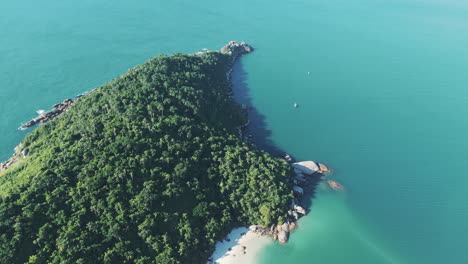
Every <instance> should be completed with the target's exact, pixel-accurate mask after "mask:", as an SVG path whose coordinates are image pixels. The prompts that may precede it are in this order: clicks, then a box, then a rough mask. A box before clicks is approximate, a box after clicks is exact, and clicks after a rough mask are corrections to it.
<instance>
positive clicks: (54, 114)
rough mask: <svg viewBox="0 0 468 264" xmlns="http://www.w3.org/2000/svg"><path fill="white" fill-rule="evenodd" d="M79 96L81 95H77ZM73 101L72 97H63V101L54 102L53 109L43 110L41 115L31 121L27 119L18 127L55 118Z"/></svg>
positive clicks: (20, 128)
mask: <svg viewBox="0 0 468 264" xmlns="http://www.w3.org/2000/svg"><path fill="white" fill-rule="evenodd" d="M79 97H81V96H79ZM77 98H78V96H77ZM73 102H74V100H72V99H65V100H64V101H63V102H61V103H58V104H55V105H54V106H52V108H53V109H52V110H50V111H49V112H45V113H43V114H42V115H40V116H38V117H36V118H33V119H31V121H29V122H27V123H26V124H24V125H22V126H20V127H19V128H18V129H19V130H25V129H26V128H28V127H32V126H34V125H36V124H43V123H46V122H49V121H50V120H52V119H54V118H56V117H57V116H59V115H61V114H63V113H65V112H66V111H67V110H68V108H69V107H70V106H71V105H72V104H73Z"/></svg>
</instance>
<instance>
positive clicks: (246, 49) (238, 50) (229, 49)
mask: <svg viewBox="0 0 468 264" xmlns="http://www.w3.org/2000/svg"><path fill="white" fill-rule="evenodd" d="M253 50H254V49H253V48H252V46H250V45H249V44H247V43H245V42H240V43H239V42H237V41H229V43H228V44H226V45H225V46H224V47H222V48H221V53H226V54H229V55H231V56H232V57H233V61H234V60H236V59H237V58H238V57H240V56H242V55H245V54H249V53H251V52H252V51H253Z"/></svg>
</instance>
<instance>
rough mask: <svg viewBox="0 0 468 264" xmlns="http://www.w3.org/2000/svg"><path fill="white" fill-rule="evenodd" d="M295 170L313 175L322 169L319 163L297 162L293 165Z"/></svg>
mask: <svg viewBox="0 0 468 264" xmlns="http://www.w3.org/2000/svg"><path fill="white" fill-rule="evenodd" d="M292 166H293V168H294V169H296V170H297V171H300V172H302V173H304V174H308V175H312V174H314V173H316V172H319V170H320V168H319V166H318V165H317V163H315V162H313V161H311V160H309V161H301V162H295V163H293V164H292Z"/></svg>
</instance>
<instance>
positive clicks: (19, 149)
mask: <svg viewBox="0 0 468 264" xmlns="http://www.w3.org/2000/svg"><path fill="white" fill-rule="evenodd" d="M27 155H28V150H27V149H23V144H19V145H18V146H16V147H15V153H14V154H13V156H12V157H11V158H10V159H8V160H7V161H5V162H3V163H0V172H3V171H5V170H7V169H8V168H10V167H11V166H13V165H14V164H16V163H18V161H19V160H20V159H22V158H24V157H26V156H27Z"/></svg>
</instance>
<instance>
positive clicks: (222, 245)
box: [207, 227, 273, 264]
mask: <svg viewBox="0 0 468 264" xmlns="http://www.w3.org/2000/svg"><path fill="white" fill-rule="evenodd" d="M272 242H273V241H272V240H271V239H270V238H269V237H268V236H262V235H261V234H258V233H255V232H253V231H251V230H249V229H248V228H247V227H239V228H235V229H233V230H232V231H231V233H229V234H228V235H227V236H226V238H224V240H222V241H218V242H217V243H216V249H215V251H214V252H213V254H212V255H211V257H210V258H209V260H208V262H207V264H238V263H242V264H255V263H257V261H256V260H257V256H258V255H259V251H260V250H262V249H263V248H264V247H265V246H266V245H268V244H269V243H272Z"/></svg>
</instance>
